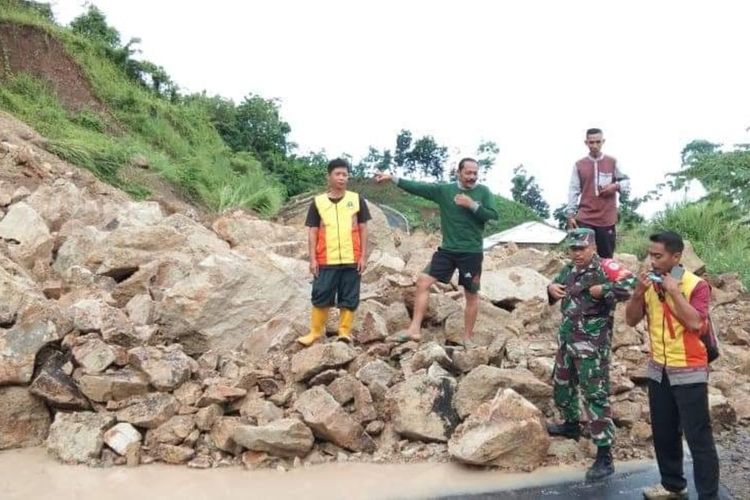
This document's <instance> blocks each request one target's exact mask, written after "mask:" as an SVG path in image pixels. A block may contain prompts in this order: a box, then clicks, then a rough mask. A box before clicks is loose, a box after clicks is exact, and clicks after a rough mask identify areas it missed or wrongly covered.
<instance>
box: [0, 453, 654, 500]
mask: <svg viewBox="0 0 750 500" xmlns="http://www.w3.org/2000/svg"><path fill="white" fill-rule="evenodd" d="M642 466H643V464H642V463H640V464H636V463H633V464H624V465H621V466H619V467H618V470H620V471H624V470H625V468H629V467H630V468H635V467H642ZM0 471H2V472H1V473H0V498H2V499H3V500H19V499H24V500H27V499H34V500H36V499H42V500H43V499H50V500H53V499H54V500H69V499H70V500H89V499H90V500H94V499H96V500H100V499H107V500H152V499H173V498H174V499H185V500H187V499H190V500H193V499H195V500H203V499H205V500H223V499H251V498H252V499H256V498H257V499H272V500H283V499H293V500H303V499H321V500H335V499H391V498H430V497H436V496H446V495H460V494H471V493H481V492H486V491H497V490H503V489H515V488H521V487H525V486H529V485H532V484H535V485H541V484H551V483H556V482H561V481H566V480H577V479H581V478H582V477H583V474H584V472H585V471H584V469H580V468H579V469H575V468H571V467H555V468H549V469H540V470H538V471H535V472H534V473H531V474H507V473H501V472H498V471H489V470H483V469H473V468H467V467H463V466H461V465H458V464H455V463H439V464H432V463H420V464H356V463H339V464H326V465H319V466H312V467H301V468H297V469H293V470H290V471H287V472H284V471H278V470H252V471H249V470H245V469H244V468H242V467H228V468H220V469H211V470H194V469H189V468H187V467H184V466H169V465H164V464H152V465H146V466H140V467H136V468H127V467H113V468H107V469H95V468H90V467H85V466H71V465H62V464H59V463H58V462H56V461H55V460H53V459H51V458H49V457H48V456H47V455H46V453H45V451H44V450H43V449H39V448H36V449H26V450H10V451H5V452H1V453H0Z"/></svg>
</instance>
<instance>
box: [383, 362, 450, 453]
mask: <svg viewBox="0 0 750 500" xmlns="http://www.w3.org/2000/svg"><path fill="white" fill-rule="evenodd" d="M455 389H456V381H455V379H453V378H450V377H439V378H432V377H430V376H429V375H428V374H426V373H421V374H416V375H413V376H412V377H410V378H408V379H406V380H405V381H403V382H401V383H399V384H396V385H395V386H393V387H392V388H391V389H389V391H388V393H387V394H386V402H387V405H388V407H389V416H390V419H391V421H392V422H393V428H394V430H395V431H396V432H397V433H398V434H399V435H400V436H402V437H404V438H406V439H412V440H418V441H426V442H430V441H437V442H446V441H448V438H449V437H450V435H451V433H452V432H453V429H455V427H456V426H457V425H458V423H459V417H458V415H457V414H456V411H455V410H454V409H453V394H454V392H455Z"/></svg>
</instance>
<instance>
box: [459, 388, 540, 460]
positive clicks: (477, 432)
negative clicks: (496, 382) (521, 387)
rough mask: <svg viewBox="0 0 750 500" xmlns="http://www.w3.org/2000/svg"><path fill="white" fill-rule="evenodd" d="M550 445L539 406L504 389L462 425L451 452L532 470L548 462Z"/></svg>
mask: <svg viewBox="0 0 750 500" xmlns="http://www.w3.org/2000/svg"><path fill="white" fill-rule="evenodd" d="M549 444H550V439H549V436H548V435H547V431H546V429H545V427H544V421H543V416H542V413H541V412H540V411H539V409H538V408H536V407H535V406H534V405H533V404H531V403H530V402H529V401H527V400H526V399H524V398H523V396H521V395H520V394H518V393H517V392H515V391H514V390H513V389H500V391H498V393H497V396H495V398H494V399H493V400H492V401H488V402H486V403H483V404H482V405H480V406H479V407H478V408H477V409H476V410H475V411H474V412H473V413H472V414H471V415H470V416H469V418H467V419H466V420H465V421H464V422H463V423H462V424H461V425H460V426H458V428H457V429H456V431H455V432H454V433H453V436H452V437H451V439H450V441H449V443H448V452H449V453H450V454H451V456H452V457H453V458H455V459H457V460H459V461H461V462H466V463H469V464H476V465H488V464H492V465H496V466H499V467H503V468H509V469H513V470H532V469H534V468H536V467H537V466H539V465H540V464H541V463H542V462H543V461H544V459H545V457H546V455H547V450H548V449H549Z"/></svg>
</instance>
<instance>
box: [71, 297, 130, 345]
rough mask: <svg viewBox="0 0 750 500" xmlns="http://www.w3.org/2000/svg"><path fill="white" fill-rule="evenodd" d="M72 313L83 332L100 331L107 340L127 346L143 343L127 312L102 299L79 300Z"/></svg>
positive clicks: (74, 321) (77, 327)
mask: <svg viewBox="0 0 750 500" xmlns="http://www.w3.org/2000/svg"><path fill="white" fill-rule="evenodd" d="M70 314H71V316H72V317H73V324H74V326H75V327H76V329H77V330H78V331H80V332H82V333H99V334H101V336H102V338H103V339H104V340H105V341H106V342H108V343H115V344H119V345H122V346H125V347H132V346H135V345H137V344H139V343H141V340H140V339H139V338H138V335H137V334H136V331H135V328H134V327H133V324H132V323H131V322H130V320H129V319H128V317H127V316H126V315H125V313H124V312H122V311H121V310H120V309H117V308H116V307H113V306H111V305H109V304H107V303H106V302H105V301H104V300H102V299H83V300H79V301H78V302H76V303H75V304H73V306H72V307H71V308H70Z"/></svg>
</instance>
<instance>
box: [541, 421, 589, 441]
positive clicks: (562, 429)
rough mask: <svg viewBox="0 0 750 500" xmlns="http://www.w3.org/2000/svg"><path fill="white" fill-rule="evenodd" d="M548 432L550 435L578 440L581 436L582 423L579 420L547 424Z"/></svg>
mask: <svg viewBox="0 0 750 500" xmlns="http://www.w3.org/2000/svg"><path fill="white" fill-rule="evenodd" d="M547 432H548V433H549V435H550V436H562V437H566V438H568V439H575V440H576V441H578V440H579V439H580V437H581V424H580V423H579V422H564V423H562V424H547Z"/></svg>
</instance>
